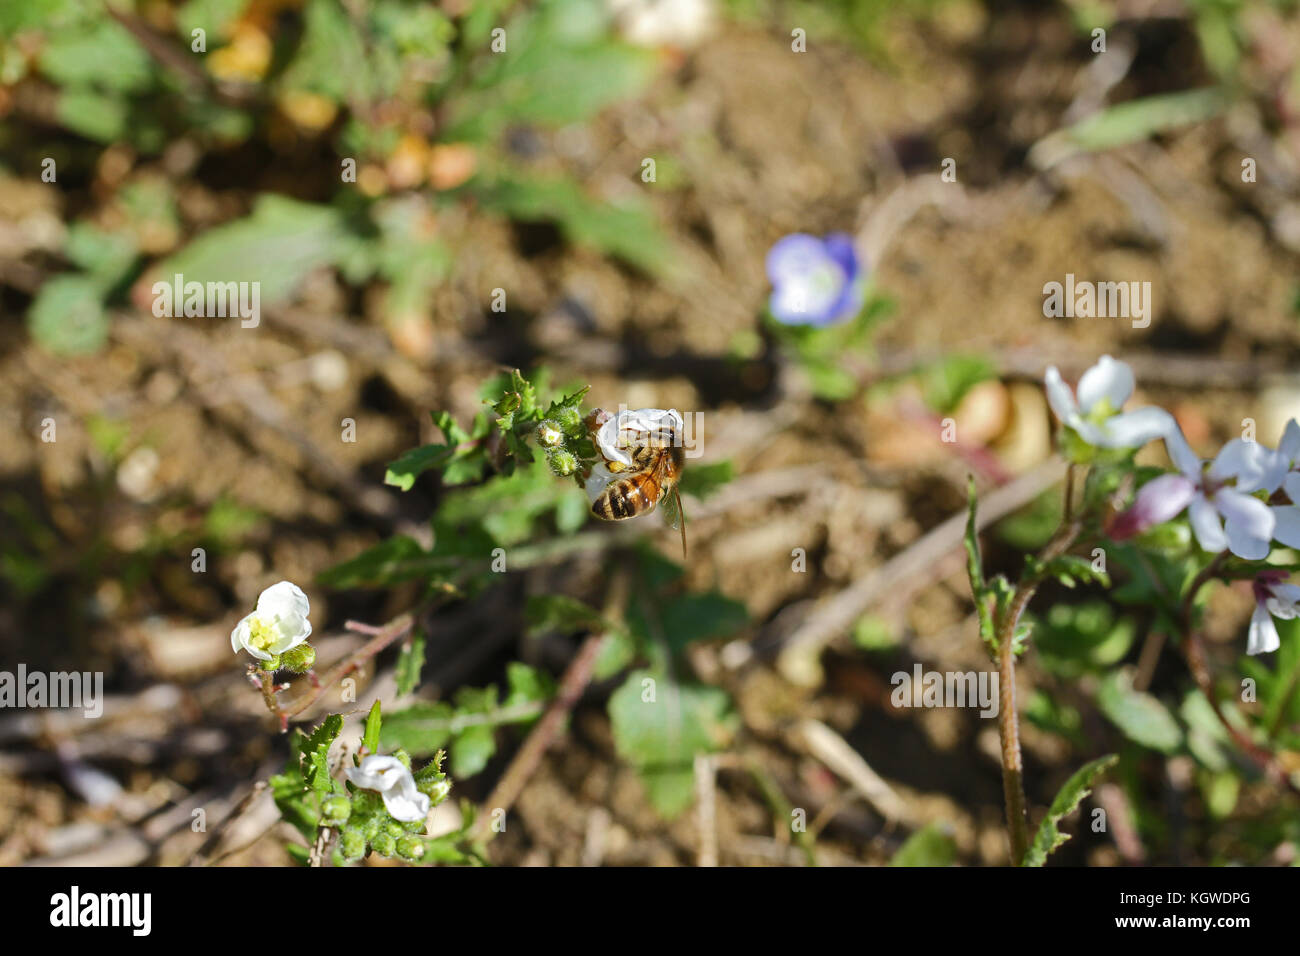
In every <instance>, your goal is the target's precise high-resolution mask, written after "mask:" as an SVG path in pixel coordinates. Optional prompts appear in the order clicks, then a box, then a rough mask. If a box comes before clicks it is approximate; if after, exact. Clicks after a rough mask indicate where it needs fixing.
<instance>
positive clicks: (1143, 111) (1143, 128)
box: [1029, 86, 1229, 169]
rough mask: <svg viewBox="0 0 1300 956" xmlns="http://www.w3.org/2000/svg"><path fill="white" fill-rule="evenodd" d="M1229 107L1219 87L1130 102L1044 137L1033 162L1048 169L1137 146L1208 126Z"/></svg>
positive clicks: (1034, 151)
mask: <svg viewBox="0 0 1300 956" xmlns="http://www.w3.org/2000/svg"><path fill="white" fill-rule="evenodd" d="M1228 103H1229V99H1228V96H1227V94H1226V93H1225V91H1224V90H1223V89H1221V88H1220V87H1217V86H1216V87H1207V88H1205V89H1199V90H1183V91H1180V92H1177V93H1162V94H1158V95H1156V96H1147V97H1143V98H1142V99H1137V100H1130V101H1129V102H1127V103H1120V104H1118V105H1116V106H1111V107H1107V108H1106V109H1103V110H1100V111H1098V112H1096V113H1093V114H1092V115H1091V116H1089V117H1087V118H1086V119H1083V120H1080V121H1079V122H1078V123H1075V124H1074V125H1073V126H1070V127H1068V128H1066V129H1062V130H1057V131H1056V132H1054V133H1050V134H1048V135H1047V136H1044V137H1043V138H1042V139H1040V140H1039V141H1038V142H1037V143H1035V144H1034V145H1033V147H1032V148H1031V149H1030V150H1029V162H1030V163H1031V164H1033V165H1034V166H1036V167H1037V168H1038V169H1047V168H1049V167H1051V166H1054V165H1056V164H1057V163H1059V162H1061V161H1062V160H1064V159H1066V158H1068V157H1070V156H1073V155H1075V154H1077V153H1080V152H1098V151H1101V150H1107V149H1114V148H1115V147H1117V146H1125V145H1127V144H1129V143H1136V142H1139V141H1141V140H1144V139H1148V138H1149V137H1151V136H1154V135H1155V134H1157V133H1161V132H1164V131H1166V130H1171V129H1177V128H1178V127H1180V126H1189V125H1191V124H1194V123H1200V122H1204V121H1205V120H1207V119H1210V118H1211V117H1214V116H1217V115H1218V114H1219V113H1221V112H1223V110H1224V109H1226V108H1227V106H1228Z"/></svg>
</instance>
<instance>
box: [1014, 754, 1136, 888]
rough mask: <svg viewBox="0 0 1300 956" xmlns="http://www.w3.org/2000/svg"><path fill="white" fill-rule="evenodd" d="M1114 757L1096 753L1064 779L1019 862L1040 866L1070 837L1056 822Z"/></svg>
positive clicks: (1080, 798) (1116, 758) (1113, 760)
mask: <svg viewBox="0 0 1300 956" xmlns="http://www.w3.org/2000/svg"><path fill="white" fill-rule="evenodd" d="M1117 760H1119V757H1117V756H1116V755H1115V754H1107V755H1106V756H1105V757H1098V758H1097V759H1096V760H1093V761H1091V762H1089V763H1086V764H1084V765H1083V766H1082V767H1080V768H1079V769H1078V770H1077V771H1075V773H1074V775H1073V776H1072V777H1070V779H1069V780H1067V781H1066V782H1065V786H1063V787H1062V788H1061V789H1060V790H1059V791H1058V792H1057V794H1056V799H1055V800H1053V801H1052V805H1051V806H1050V807H1048V808H1047V816H1046V817H1044V818H1043V822H1042V823H1040V824H1039V825H1038V832H1036V833H1035V834H1034V842H1033V843H1031V844H1030V846H1029V849H1028V850H1027V851H1026V852H1025V858H1024V860H1023V861H1021V865H1022V866H1042V865H1043V864H1044V863H1046V862H1047V857H1048V855H1050V854H1051V853H1052V852H1053V851H1054V850H1056V848H1057V847H1059V846H1060V845H1061V844H1063V843H1065V842H1066V841H1067V840H1069V839H1070V837H1069V834H1066V833H1062V832H1061V831H1060V830H1059V829H1058V828H1057V824H1058V823H1060V822H1061V820H1062V819H1064V818H1065V817H1066V816H1067V815H1068V814H1070V813H1072V812H1073V811H1074V808H1075V807H1077V806H1078V805H1079V804H1080V803H1082V802H1083V799H1084V797H1086V796H1087V795H1088V794H1089V793H1091V792H1092V790H1091V788H1092V783H1093V781H1094V780H1096V779H1097V778H1098V777H1099V776H1101V774H1102V773H1103V772H1104V771H1105V770H1106V769H1107V768H1108V767H1110V766H1111V765H1112V764H1114V763H1115V762H1116V761H1117Z"/></svg>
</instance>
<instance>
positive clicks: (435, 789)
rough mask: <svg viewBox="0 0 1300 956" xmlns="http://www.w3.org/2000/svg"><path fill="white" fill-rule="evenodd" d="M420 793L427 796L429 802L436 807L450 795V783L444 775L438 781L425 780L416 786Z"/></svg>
mask: <svg viewBox="0 0 1300 956" xmlns="http://www.w3.org/2000/svg"><path fill="white" fill-rule="evenodd" d="M416 786H418V787H419V788H420V792H421V793H425V794H428V796H429V800H430V802H431V803H432V804H433V805H434V806H435V807H436V806H437V805H438V804H440V803H442V801H444V800H446V799H447V794H449V793H451V781H450V780H448V779H447V777H446V776H445V775H444V776H443V777H442V779H440V780H425V781H422V782H420V783H418V784H416Z"/></svg>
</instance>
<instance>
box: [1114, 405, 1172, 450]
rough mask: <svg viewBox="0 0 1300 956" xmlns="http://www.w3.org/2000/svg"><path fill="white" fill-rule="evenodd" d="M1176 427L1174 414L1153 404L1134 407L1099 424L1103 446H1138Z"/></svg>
mask: <svg viewBox="0 0 1300 956" xmlns="http://www.w3.org/2000/svg"><path fill="white" fill-rule="evenodd" d="M1176 427H1177V425H1176V423H1175V422H1174V416H1172V415H1170V414H1169V413H1168V412H1167V411H1165V410H1164V409H1163V408H1155V407H1154V406H1151V407H1147V408H1136V409H1134V410H1133V411H1131V412H1123V413H1121V414H1119V415H1115V416H1114V417H1112V418H1108V419H1107V420H1106V421H1105V423H1104V424H1103V425H1102V426H1101V430H1102V433H1103V435H1104V438H1103V439H1102V441H1101V442H1099V443H1098V444H1100V445H1101V447H1103V448H1140V447H1142V446H1143V445H1145V444H1146V443H1147V442H1149V441H1154V440H1155V439H1157V438H1165V437H1166V436H1168V435H1169V434H1170V433H1171V432H1172V431H1173V430H1174V429H1175V428H1176Z"/></svg>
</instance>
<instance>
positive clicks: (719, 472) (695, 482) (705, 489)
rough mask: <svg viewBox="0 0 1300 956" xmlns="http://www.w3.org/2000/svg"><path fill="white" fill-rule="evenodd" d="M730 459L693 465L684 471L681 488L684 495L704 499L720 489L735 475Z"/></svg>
mask: <svg viewBox="0 0 1300 956" xmlns="http://www.w3.org/2000/svg"><path fill="white" fill-rule="evenodd" d="M735 471H736V470H735V468H734V467H732V464H731V462H730V461H716V462H712V463H710V464H708V465H691V466H690V467H689V468H686V469H685V470H684V471H683V472H682V480H681V484H680V486H679V487H680V488H681V490H682V494H684V495H694V496H695V497H696V498H700V499H704V498H707V497H709V495H711V494H713V493H714V492H716V491H718V489H720V488H721V487H722V486H723V485H725V484H726V483H727V482H729V481H731V479H732V478H733V477H735Z"/></svg>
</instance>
